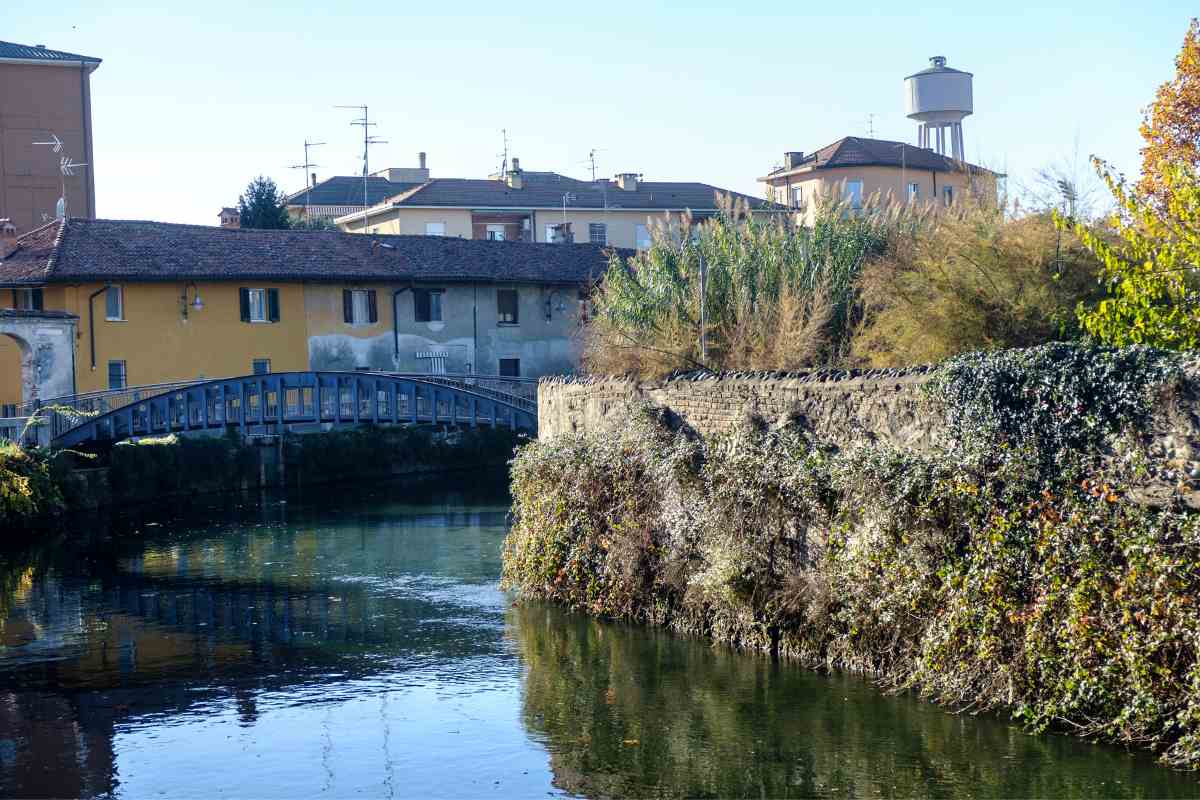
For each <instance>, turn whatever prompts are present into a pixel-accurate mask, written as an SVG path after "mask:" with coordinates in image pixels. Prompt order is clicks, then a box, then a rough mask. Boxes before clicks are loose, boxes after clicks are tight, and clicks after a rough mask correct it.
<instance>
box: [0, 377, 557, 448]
mask: <svg viewBox="0 0 1200 800" xmlns="http://www.w3.org/2000/svg"><path fill="white" fill-rule="evenodd" d="M22 412H23V413H21V414H19V416H20V417H22V418H29V417H37V418H40V421H41V424H40V425H36V426H34V427H33V428H31V429H30V430H31V431H36V436H37V439H38V440H39V441H40V442H41V443H42V444H51V445H53V446H55V447H74V446H78V445H81V444H84V443H85V442H89V441H97V440H121V439H128V438H131V437H136V436H162V435H166V434H170V433H181V434H192V433H196V434H199V433H202V432H205V431H223V430H226V429H227V428H228V427H229V426H234V427H235V428H236V429H237V430H239V431H240V432H241V433H242V434H243V435H262V434H281V433H283V432H285V431H296V432H301V433H303V432H315V431H319V430H326V429H329V428H331V427H341V426H349V425H361V424H376V425H384V424H391V425H419V424H431V425H454V426H471V427H475V426H480V425H489V426H493V427H496V426H503V427H508V428H512V429H521V430H528V431H530V432H532V433H536V432H537V381H536V379H533V378H524V379H522V378H499V377H494V376H480V375H427V374H420V375H414V374H408V373H394V372H281V373H272V374H268V375H245V376H242V377H238V378H221V379H216V380H197V381H189V382H181V383H168V384H155V385H151V386H137V387H130V388H127V389H116V390H111V391H107V392H93V393H90V394H85V395H74V396H70V397H62V398H54V399H49V400H44V401H41V402H40V403H38V404H37V407H36V408H28V409H22ZM13 438H15V437H13Z"/></svg>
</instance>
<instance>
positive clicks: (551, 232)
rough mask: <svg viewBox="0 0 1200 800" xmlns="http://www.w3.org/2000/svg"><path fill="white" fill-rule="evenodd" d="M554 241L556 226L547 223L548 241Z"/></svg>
mask: <svg viewBox="0 0 1200 800" xmlns="http://www.w3.org/2000/svg"><path fill="white" fill-rule="evenodd" d="M553 241H554V226H553V225H547V226H546V243H547V244H549V243H550V242H553Z"/></svg>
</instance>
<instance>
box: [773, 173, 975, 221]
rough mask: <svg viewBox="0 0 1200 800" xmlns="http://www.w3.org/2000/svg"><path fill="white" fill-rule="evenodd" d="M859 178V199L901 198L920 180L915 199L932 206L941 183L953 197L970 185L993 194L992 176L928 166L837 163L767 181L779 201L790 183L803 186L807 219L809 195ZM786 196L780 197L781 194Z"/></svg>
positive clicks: (809, 218) (831, 190) (811, 211)
mask: <svg viewBox="0 0 1200 800" xmlns="http://www.w3.org/2000/svg"><path fill="white" fill-rule="evenodd" d="M848 180H849V181H853V180H861V181H862V182H863V200H864V201H865V200H866V199H867V198H869V197H871V196H872V195H877V196H878V198H879V199H880V200H882V201H885V202H886V201H888V200H889V199H892V200H897V201H900V202H904V201H906V200H907V198H908V188H907V186H908V184H909V183H917V184H920V190H919V191H920V197H919V201H918V202H919V203H920V204H922V205H926V206H932V207H934V208H939V207H942V204H943V201H942V187H944V186H953V187H955V198H956V200H958V199H961V198H963V197H965V196H966V194H967V192H968V191H970V190H971V188H972V186H974V189H975V191H980V192H984V193H990V196H991V197H993V198H994V197H995V194H996V182H995V179H994V178H992V177H991V176H988V175H975V176H971V175H968V174H967V173H965V172H937V173H934V172H930V171H929V170H914V169H906V170H901V169H900V168H899V167H837V168H834V169H821V170H815V171H813V172H805V173H800V174H798V175H792V176H789V177H787V178H777V179H774V180H772V181H771V185H772V186H774V187H777V188H778V189H779V190H780V192H786V194H780V195H778V196H777V197H776V199H777V200H778V201H779V202H788V203H790V202H791V200H790V198H791V187H795V186H802V187H803V188H804V202H805V206H806V207H805V209H804V211H803V213H802V214H800V215H799V216H800V221H802V222H805V223H811V222H812V219H813V216H814V208H815V207H814V204H813V199H814V198H816V197H817V196H818V195H819V194H824V193H835V194H840V193H841V192H842V191H843V187H844V182H845V181H848ZM785 197H786V198H788V199H787V200H784V199H783V198H785Z"/></svg>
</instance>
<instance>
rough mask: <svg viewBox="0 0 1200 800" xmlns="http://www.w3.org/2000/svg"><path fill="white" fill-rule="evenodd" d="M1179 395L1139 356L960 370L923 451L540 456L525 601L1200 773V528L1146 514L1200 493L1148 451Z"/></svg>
mask: <svg viewBox="0 0 1200 800" xmlns="http://www.w3.org/2000/svg"><path fill="white" fill-rule="evenodd" d="M1180 375H1181V372H1180V362H1179V361H1178V360H1177V359H1175V358H1174V357H1171V356H1168V355H1166V354H1161V353H1155V352H1153V351H1148V350H1136V349H1129V350H1121V351H1114V350H1089V349H1086V348H1080V347H1072V346H1058V345H1055V346H1050V347H1044V348H1035V349H1033V350H1028V351H1008V352H1003V353H997V354H992V355H987V356H978V355H975V356H966V357H962V358H959V359H954V360H952V361H950V362H947V363H946V364H944V365H941V366H940V367H938V368H937V369H936V370H934V371H933V374H932V376H931V379H930V381H929V382H928V385H927V387H926V389H925V393H924V397H925V402H926V404H925V408H924V413H929V414H938V415H940V418H939V420H938V425H939V426H941V427H942V429H943V430H944V431H945V433H946V435H944V436H941V437H939V440H938V442H937V443H936V444H935V445H934V446H930V447H927V448H925V449H922V450H906V449H902V448H899V447H896V446H895V445H893V444H891V443H880V442H878V441H871V440H869V439H865V440H862V441H858V442H855V443H851V444H846V445H844V446H842V447H834V446H831V445H830V444H829V443H827V442H823V441H821V440H820V439H819V438H818V437H815V436H814V435H813V434H812V430H811V429H807V428H806V427H805V426H804V425H803V424H802V421H801V420H792V421H790V422H785V423H784V424H777V425H774V426H767V425H765V424H764V421H763V420H762V419H761V418H756V417H755V416H754V415H753V414H748V415H747V416H746V417H745V418H744V419H743V420H742V421H741V422H740V423H738V424H736V425H734V426H733V427H732V428H731V429H729V430H727V431H724V432H721V433H713V434H711V435H709V436H707V437H698V436H696V435H695V433H694V431H691V430H689V429H688V428H687V427H686V426H684V427H680V425H679V420H678V416H677V415H674V414H671V413H669V410H665V409H655V408H651V407H643V408H642V409H640V410H638V411H635V412H633V413H631V414H630V415H629V418H628V419H627V420H623V421H622V422H620V423H619V424H616V425H612V426H606V427H605V428H603V429H595V430H585V431H583V432H581V433H576V434H572V435H562V436H559V437H557V438H554V439H550V440H548V441H544V442H538V443H536V444H531V445H528V446H527V447H525V448H524V449H523V450H522V451H521V452H520V454H519V456H518V458H517V459H516V461H515V462H514V468H513V495H514V520H515V521H514V526H513V529H512V532H511V534H510V536H509V538H508V540H507V542H506V546H505V562H504V580H505V583H506V585H508V586H510V587H513V588H516V589H518V590H519V591H520V592H521V593H522V594H523V595H524V596H526V597H533V598H539V599H546V600H550V601H554V602H557V603H560V604H564V605H567V606H569V607H572V608H575V609H579V610H584V611H587V612H589V613H591V614H595V615H599V616H605V617H613V618H622V619H630V620H637V621H640V622H645V623H650V624H654V625H661V626H665V627H667V628H670V629H672V630H675V631H678V632H681V633H686V634H694V635H700V636H704V637H708V638H710V639H712V640H713V641H715V642H719V643H722V644H727V645H730V646H733V647H736V648H740V649H745V650H754V651H759V652H763V653H772V654H776V655H779V656H782V657H786V658H793V659H796V660H799V661H800V662H802V663H804V664H806V665H808V666H811V667H815V668H820V669H841V670H847V671H851V672H855V673H860V674H864V675H869V676H871V677H872V678H874V679H875V680H876V681H877V682H878V683H879V684H880V685H881V686H883V687H885V688H888V689H895V690H899V689H912V690H916V691H918V692H920V693H921V694H922V695H923V696H925V697H926V698H928V699H931V700H934V701H936V702H939V703H942V704H945V705H947V706H949V707H951V708H953V709H956V710H982V709H993V710H998V711H1002V712H1005V713H1007V714H1009V715H1011V716H1012V718H1013V719H1014V720H1016V721H1018V722H1020V723H1021V724H1023V725H1024V726H1026V727H1028V728H1030V729H1032V730H1034V731H1042V730H1046V729H1061V730H1064V731H1068V732H1071V733H1074V734H1076V735H1080V736H1085V737H1089V738H1097V739H1104V740H1108V741H1113V742H1118V743H1122V744H1126V745H1132V746H1138V747H1144V748H1148V749H1150V750H1152V751H1154V752H1155V753H1157V754H1159V755H1160V756H1161V758H1162V760H1163V761H1164V762H1166V763H1168V764H1171V765H1173V766H1176V767H1182V768H1196V767H1200V659H1198V646H1197V640H1196V633H1195V632H1196V631H1197V630H1200V611H1198V609H1197V603H1196V598H1197V597H1200V516H1198V515H1197V514H1195V513H1194V512H1191V511H1189V510H1187V509H1186V507H1184V506H1183V504H1182V503H1180V502H1174V503H1171V502H1168V503H1166V504H1162V503H1159V504H1157V505H1155V504H1147V503H1145V502H1141V501H1139V500H1138V498H1139V487H1142V486H1144V485H1145V483H1146V482H1147V480H1149V479H1151V478H1153V479H1155V480H1163V479H1164V476H1171V475H1173V477H1171V478H1170V479H1171V480H1174V481H1176V482H1178V483H1180V484H1190V482H1191V480H1192V478H1191V477H1190V476H1189V475H1187V474H1186V473H1182V474H1180V473H1178V472H1176V473H1172V472H1171V470H1170V469H1169V468H1168V467H1169V466H1170V465H1166V464H1163V463H1159V462H1158V461H1156V456H1155V453H1154V452H1152V451H1151V450H1149V449H1147V437H1146V436H1145V435H1143V434H1144V433H1145V428H1146V424H1147V418H1148V415H1149V413H1150V410H1151V406H1152V404H1153V403H1154V402H1155V398H1157V397H1160V396H1161V394H1162V393H1163V392H1164V391H1170V389H1171V387H1172V386H1173V385H1176V384H1177V383H1178V381H1179V380H1180ZM1184 488H1186V489H1189V490H1190V489H1194V487H1191V486H1190V485H1189V486H1185V487H1184Z"/></svg>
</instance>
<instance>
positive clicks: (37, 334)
mask: <svg viewBox="0 0 1200 800" xmlns="http://www.w3.org/2000/svg"><path fill="white" fill-rule="evenodd" d="M78 321H79V318H78V317H76V316H75V315H74V314H68V313H66V312H64V311H17V310H14V309H0V397H3V401H2V402H3V403H5V404H9V403H14V402H15V403H20V404H26V403H30V402H32V401H34V400H49V399H50V398H54V397H64V396H67V395H70V394H73V393H74V392H75V325H76V323H77V322H78Z"/></svg>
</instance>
